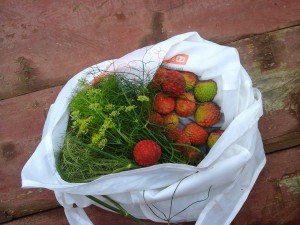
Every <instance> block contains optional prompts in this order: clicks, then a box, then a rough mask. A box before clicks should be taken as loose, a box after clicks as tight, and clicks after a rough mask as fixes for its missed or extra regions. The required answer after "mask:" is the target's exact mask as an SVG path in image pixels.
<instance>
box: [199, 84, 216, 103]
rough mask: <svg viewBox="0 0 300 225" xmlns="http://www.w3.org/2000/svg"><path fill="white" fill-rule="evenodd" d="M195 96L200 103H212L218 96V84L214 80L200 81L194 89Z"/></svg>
mask: <svg viewBox="0 0 300 225" xmlns="http://www.w3.org/2000/svg"><path fill="white" fill-rule="evenodd" d="M194 94H195V97H196V99H197V100H198V101H199V102H210V101H212V100H213V99H214V97H215V96H216V94H217V83H216V82H215V81H213V80H202V81H199V82H198V83H197V84H196V86H195V88H194Z"/></svg>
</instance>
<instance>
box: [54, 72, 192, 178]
mask: <svg viewBox="0 0 300 225" xmlns="http://www.w3.org/2000/svg"><path fill="white" fill-rule="evenodd" d="M154 95H155V92H154V91H153V90H151V89H150V88H148V87H147V84H146V83H145V81H144V80H141V79H129V78H127V77H126V76H124V75H118V74H112V75H108V76H105V77H104V78H103V79H101V81H100V82H98V83H97V84H95V85H93V86H90V85H88V84H86V82H81V85H80V88H79V90H78V91H77V92H76V93H75V94H74V97H73V99H72V100H71V102H70V104H69V110H70V120H69V124H68V129H67V134H66V137H65V140H64V143H63V146H62V147H61V150H60V151H59V152H58V154H57V160H56V161H57V170H58V172H59V173H60V175H61V177H62V178H63V179H64V180H66V181H68V182H89V181H92V180H94V179H97V178H99V177H100V176H103V175H106V174H111V173H116V172H120V171H125V170H130V169H134V168H139V167H140V166H139V165H137V164H136V163H135V161H134V157H133V149H134V146H135V144H136V143H137V142H139V141H141V140H145V139H152V140H154V141H156V142H157V143H158V144H159V145H160V146H161V148H162V157H161V159H160V161H159V162H160V163H188V162H187V161H185V159H184V157H183V156H182V154H180V152H179V151H178V150H177V149H176V148H174V143H173V142H172V141H169V140H168V139H166V137H165V131H164V128H163V127H158V125H155V124H152V123H150V122H149V121H148V118H149V116H150V114H151V113H152V112H153V105H152V102H153V101H152V100H153V98H154Z"/></svg>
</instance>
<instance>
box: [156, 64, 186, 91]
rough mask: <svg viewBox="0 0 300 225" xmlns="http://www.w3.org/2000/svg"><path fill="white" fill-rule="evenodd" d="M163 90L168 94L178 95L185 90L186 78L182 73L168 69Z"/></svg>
mask: <svg viewBox="0 0 300 225" xmlns="http://www.w3.org/2000/svg"><path fill="white" fill-rule="evenodd" d="M162 91H163V92H164V93H166V94H167V95H170V96H173V97H178V96H180V95H182V94H183V93H184V91H185V80H184V78H183V76H182V74H181V73H179V72H178V71H175V70H168V71H167V73H166V76H165V78H164V80H163V83H162Z"/></svg>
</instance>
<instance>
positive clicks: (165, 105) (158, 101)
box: [154, 92, 175, 114]
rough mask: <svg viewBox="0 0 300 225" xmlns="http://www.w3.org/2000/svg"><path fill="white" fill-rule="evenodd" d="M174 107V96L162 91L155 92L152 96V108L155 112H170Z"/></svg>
mask: <svg viewBox="0 0 300 225" xmlns="http://www.w3.org/2000/svg"><path fill="white" fill-rule="evenodd" d="M174 108H175V100H174V98H172V97H170V96H167V95H165V94H164V93H162V92H160V93H158V94H156V96H155V98H154V109H155V111H156V112H158V113H161V114H168V113H170V112H172V111H173V110H174Z"/></svg>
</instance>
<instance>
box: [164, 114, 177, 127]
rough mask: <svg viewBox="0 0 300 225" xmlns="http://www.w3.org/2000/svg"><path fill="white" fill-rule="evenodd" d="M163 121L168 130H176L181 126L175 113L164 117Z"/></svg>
mask: <svg viewBox="0 0 300 225" xmlns="http://www.w3.org/2000/svg"><path fill="white" fill-rule="evenodd" d="M163 119H164V126H166V127H167V128H168V129H176V128H177V127H178V126H179V117H178V116H177V114H176V113H174V112H171V113H169V114H167V115H165V116H163Z"/></svg>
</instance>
